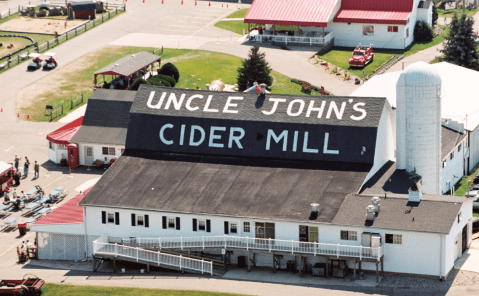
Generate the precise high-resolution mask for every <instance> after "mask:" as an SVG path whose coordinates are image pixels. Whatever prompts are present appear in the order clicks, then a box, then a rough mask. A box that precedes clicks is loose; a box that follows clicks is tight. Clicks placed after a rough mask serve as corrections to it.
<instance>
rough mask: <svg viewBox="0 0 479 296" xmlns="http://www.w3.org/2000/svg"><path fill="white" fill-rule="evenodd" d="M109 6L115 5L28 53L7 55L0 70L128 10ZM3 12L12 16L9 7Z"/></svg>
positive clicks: (19, 9) (119, 6) (120, 6)
mask: <svg viewBox="0 0 479 296" xmlns="http://www.w3.org/2000/svg"><path fill="white" fill-rule="evenodd" d="M37 3H41V2H40V1H38V2H37ZM50 4H51V5H56V3H52V2H50ZM61 5H65V3H64V2H61ZM109 7H114V10H112V11H108V13H105V14H102V15H101V19H100V18H99V16H98V18H97V19H93V20H89V21H88V22H86V23H84V24H82V25H80V26H77V27H75V28H72V29H71V30H68V31H66V32H65V33H63V34H60V35H57V36H55V37H54V38H53V39H52V40H49V41H47V42H45V43H44V44H41V45H39V46H37V47H35V48H34V49H33V50H32V51H30V50H28V51H27V52H26V54H25V53H23V54H18V55H17V56H16V57H13V58H12V56H10V57H6V58H5V59H7V61H5V62H3V63H2V64H0V70H2V69H5V68H10V67H13V66H15V65H18V64H20V62H22V61H23V60H25V59H27V58H28V55H29V54H30V52H38V53H40V52H44V51H47V50H49V49H51V48H52V47H55V46H57V45H60V44H61V43H63V42H65V41H67V40H69V39H71V38H73V37H76V36H78V35H79V34H81V33H83V32H86V31H88V30H90V29H92V28H94V27H96V26H97V25H99V24H101V23H103V22H105V21H107V20H109V19H111V18H112V17H114V16H115V15H117V14H118V12H121V11H126V5H112V4H109ZM22 9H23V7H22V6H18V12H20V11H21V10H22ZM3 14H5V15H6V16H10V15H11V14H12V13H11V11H10V9H9V10H8V11H7V12H4V13H0V16H2V15H3ZM3 17H4V16H3ZM3 17H0V19H1V18H3ZM1 61H2V60H0V62H1Z"/></svg>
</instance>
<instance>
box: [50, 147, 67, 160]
mask: <svg viewBox="0 0 479 296" xmlns="http://www.w3.org/2000/svg"><path fill="white" fill-rule="evenodd" d="M52 144H53V147H54V150H52V149H50V148H48V159H50V161H52V162H53V163H56V164H59V163H60V160H61V159H62V154H63V155H65V157H64V158H65V159H66V156H67V152H68V150H67V148H66V147H65V148H60V147H59V145H58V144H55V143H52Z"/></svg>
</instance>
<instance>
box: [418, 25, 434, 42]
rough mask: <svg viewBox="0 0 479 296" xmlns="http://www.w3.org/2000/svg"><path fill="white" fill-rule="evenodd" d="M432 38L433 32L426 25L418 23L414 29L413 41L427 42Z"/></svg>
mask: <svg viewBox="0 0 479 296" xmlns="http://www.w3.org/2000/svg"><path fill="white" fill-rule="evenodd" d="M433 38H434V32H433V30H432V28H431V26H429V25H428V24H426V23H425V22H423V21H418V22H417V23H416V26H415V27H414V41H416V42H429V41H432V39H433Z"/></svg>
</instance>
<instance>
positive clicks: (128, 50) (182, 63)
mask: <svg viewBox="0 0 479 296" xmlns="http://www.w3.org/2000/svg"><path fill="white" fill-rule="evenodd" d="M152 50H153V49H152V48H142V47H111V46H110V47H106V48H104V49H102V50H99V51H96V52H94V53H91V54H89V55H88V56H87V59H88V61H89V64H90V65H91V66H88V67H86V68H84V69H81V70H78V71H74V72H71V73H66V74H65V75H63V81H62V84H61V86H60V87H59V88H58V89H52V90H51V91H49V92H47V93H43V94H39V95H38V96H37V97H36V98H35V99H34V100H32V105H31V106H28V107H25V108H22V109H21V110H19V112H20V113H21V114H29V115H30V120H31V121H49V120H50V117H47V116H45V115H44V114H43V112H44V110H45V105H53V106H55V108H56V107H59V106H61V105H62V101H63V106H64V115H66V114H67V113H68V112H69V111H70V106H71V104H70V98H71V97H75V96H77V95H78V93H79V92H80V91H81V90H82V91H83V94H84V98H85V103H86V101H87V99H88V98H89V96H90V95H91V93H92V92H90V91H88V89H89V87H90V86H92V85H93V83H92V81H93V73H94V72H95V71H97V70H99V69H101V68H103V67H105V66H107V65H109V64H111V63H113V62H114V61H116V60H118V59H120V58H122V57H124V56H126V55H129V54H133V53H136V52H140V51H148V52H152ZM160 55H161V58H162V64H165V63H167V62H172V63H173V64H175V65H176V67H177V68H178V70H179V71H180V79H179V81H178V83H177V84H176V87H178V88H189V89H196V88H197V87H199V88H201V89H206V84H208V83H210V82H211V81H213V80H216V79H221V80H222V81H223V82H224V83H226V84H236V77H237V71H236V69H237V68H238V67H239V66H240V65H241V60H242V59H241V58H239V57H236V56H232V55H228V54H223V53H218V52H211V51H204V50H189V49H164V52H163V54H160ZM266 58H267V57H266ZM155 68H156V66H155ZM192 75H194V76H192ZM272 76H273V77H274V83H273V88H272V90H271V92H272V93H277V94H297V95H300V94H303V93H302V92H301V86H300V85H298V84H296V83H293V82H291V78H290V77H287V76H284V75H282V74H280V73H278V72H276V71H272ZM105 80H106V81H107V82H109V81H110V80H111V78H110V77H105ZM102 83H103V77H102V76H98V81H97V84H102ZM313 95H319V94H318V93H316V92H314V91H313ZM39 98H42V99H41V100H40V99H39ZM60 118H61V117H57V118H56V119H54V121H56V120H58V119H60Z"/></svg>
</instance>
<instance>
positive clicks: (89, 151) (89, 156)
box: [85, 146, 95, 165]
mask: <svg viewBox="0 0 479 296" xmlns="http://www.w3.org/2000/svg"><path fill="white" fill-rule="evenodd" d="M94 159H95V157H94V156H93V147H88V146H85V165H92V164H93V161H94Z"/></svg>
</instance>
